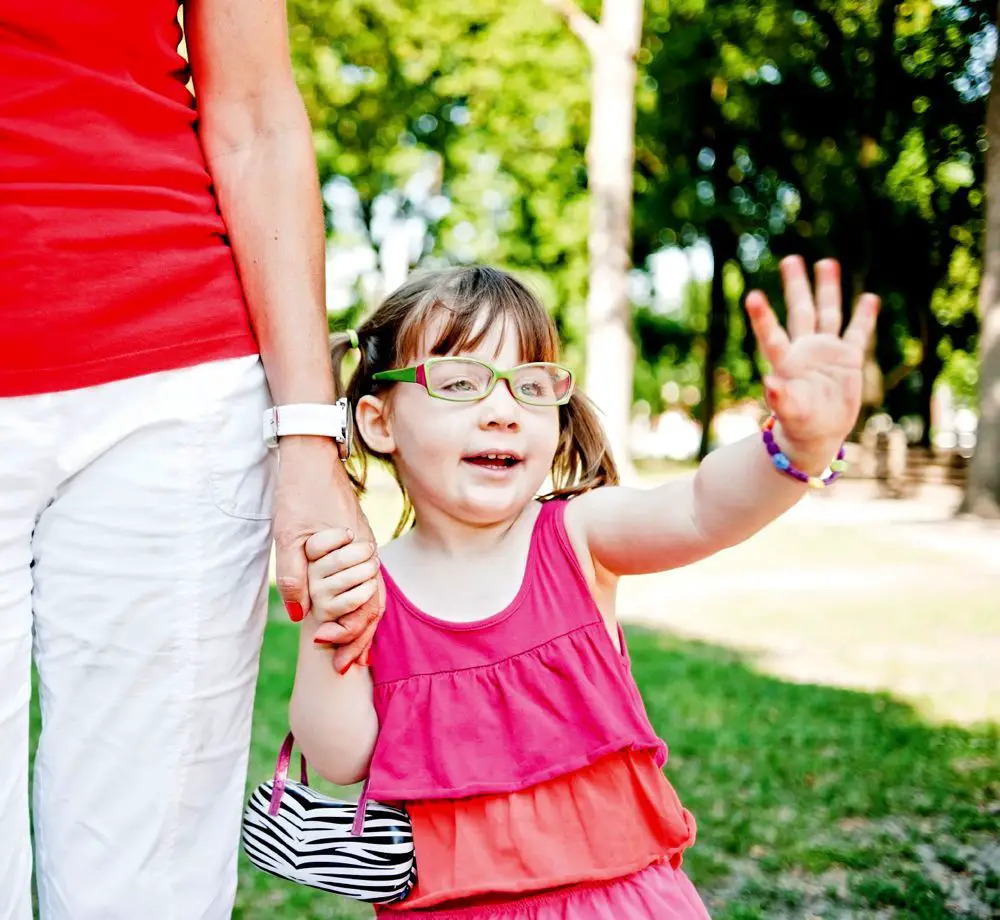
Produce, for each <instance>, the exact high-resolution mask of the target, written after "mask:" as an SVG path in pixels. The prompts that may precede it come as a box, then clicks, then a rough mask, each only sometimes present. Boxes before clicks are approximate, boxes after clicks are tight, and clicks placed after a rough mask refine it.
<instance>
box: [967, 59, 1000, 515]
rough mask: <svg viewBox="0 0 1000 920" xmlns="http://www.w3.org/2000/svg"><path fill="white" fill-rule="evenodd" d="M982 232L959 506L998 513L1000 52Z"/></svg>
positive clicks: (989, 116)
mask: <svg viewBox="0 0 1000 920" xmlns="http://www.w3.org/2000/svg"><path fill="white" fill-rule="evenodd" d="M986 139H987V143H988V144H989V146H988V147H987V150H986V235H985V239H984V241H983V277H982V283H981V284H980V286H979V316H980V327H979V432H978V435H977V439H976V453H975V455H974V456H973V458H972V465H971V466H970V467H969V479H968V482H967V483H966V488H965V501H964V502H963V504H962V510H963V511H968V512H971V513H973V514H977V515H980V516H981V517H990V518H1000V55H998V56H997V59H996V60H995V61H994V62H993V84H992V86H991V87H990V98H989V102H988V104H987V107H986Z"/></svg>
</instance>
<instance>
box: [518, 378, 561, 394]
mask: <svg viewBox="0 0 1000 920" xmlns="http://www.w3.org/2000/svg"><path fill="white" fill-rule="evenodd" d="M517 388H518V389H519V390H520V391H521V392H522V393H523V394H524V395H525V396H529V397H531V398H532V399H551V398H552V397H553V396H554V395H555V391H554V390H553V387H552V380H551V379H550V377H549V376H548V374H537V373H536V374H531V375H530V376H527V377H523V378H522V379H521V380H520V381H519V382H518V385H517Z"/></svg>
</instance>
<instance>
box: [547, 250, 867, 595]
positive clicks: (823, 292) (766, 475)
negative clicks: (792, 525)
mask: <svg viewBox="0 0 1000 920" xmlns="http://www.w3.org/2000/svg"><path fill="white" fill-rule="evenodd" d="M782 272H783V275H784V281H785V294H786V300H787V302H788V307H789V320H788V326H789V332H790V333H791V339H789V336H788V335H787V334H786V333H785V331H784V330H783V329H782V328H781V326H780V325H779V324H778V322H777V319H776V318H775V316H774V314H773V312H772V311H771V308H770V306H769V305H768V303H767V301H766V300H765V299H764V297H763V295H762V294H760V293H759V292H754V293H752V294H751V295H749V296H748V297H747V311H748V313H749V315H750V320H751V323H752V324H753V327H754V332H755V333H756V336H757V341H758V343H759V344H760V347H761V350H762V352H763V354H764V356H765V358H767V360H768V361H769V362H770V363H771V366H772V369H773V373H772V375H770V376H769V377H768V378H766V379H765V386H766V389H767V391H768V402H769V403H770V405H771V407H772V409H774V411H775V412H776V414H777V415H778V416H779V417H780V418H781V420H782V421H781V422H780V423H779V424H778V425H777V426H776V427H775V430H774V436H775V440H776V441H777V443H778V445H779V446H780V447H781V448H782V450H783V451H784V453H785V454H786V455H787V456H788V457H789V458H790V459H791V461H792V463H793V464H794V465H795V466H797V467H798V468H799V469H801V470H804V471H805V472H807V473H809V474H810V475H818V474H819V473H821V472H822V471H823V469H824V468H825V467H826V465H827V464H828V463H829V462H830V461H831V460H832V459H833V458H834V455H835V454H836V452H837V449H838V448H839V446H840V444H841V443H842V442H843V439H844V438H846V437H847V435H848V433H849V432H850V430H851V428H852V427H853V425H854V422H855V420H856V419H857V414H858V410H859V408H860V404H861V367H862V361H863V357H864V350H865V347H866V345H867V342H868V339H869V337H870V336H871V334H872V331H873V329H874V326H875V318H876V315H877V312H878V298H876V297H875V296H874V295H871V294H866V295H863V296H862V297H861V298H860V299H859V301H858V304H857V307H856V309H855V311H854V316H853V317H852V319H851V323H850V325H849V326H848V328H847V330H846V331H845V332H844V334H843V336H841V335H840V326H841V311H840V272H839V266H838V265H837V263H836V262H833V261H831V260H826V261H823V262H820V263H818V264H817V266H816V276H817V287H816V303H815V304H814V303H813V297H812V291H811V290H810V286H809V280H808V276H807V275H806V271H805V265H804V264H803V263H802V260H801V259H798V258H794V257H793V258H789V259H786V260H784V261H783V262H782ZM807 488H808V487H807V486H805V485H804V484H802V483H800V482H797V481H796V480H794V479H792V478H791V477H790V476H786V475H784V474H781V473H779V472H778V471H777V470H775V468H774V466H773V465H772V463H771V460H770V457H769V455H768V453H767V450H766V449H765V447H764V445H763V444H762V443H761V439H760V437H759V436H755V437H751V438H747V439H745V440H743V441H740V442H738V443H736V444H733V445H730V446H729V447H725V448H722V449H720V450H716V451H713V452H712V453H711V454H710V455H709V456H708V457H707V458H706V459H705V460H704V461H703V462H702V464H701V466H700V467H699V468H698V472H697V473H696V474H695V475H694V476H693V477H691V478H689V479H687V480H685V481H681V482H673V483H668V484H666V485H664V486H661V487H659V488H656V489H649V490H636V489H625V488H606V489H596V490H594V491H593V492H588V493H585V494H583V495H581V496H580V497H579V498H577V499H575V500H574V501H572V502H570V504H569V506H568V508H567V509H566V525H567V528H568V529H569V531H570V536H571V537H572V538H573V541H574V545H576V546H578V547H579V546H582V547H586V549H587V550H588V551H589V553H590V556H591V557H592V559H593V561H594V564H595V565H594V567H595V572H596V574H597V575H598V576H601V575H607V576H611V577H613V576H617V575H634V574H641V573H644V572H658V571H663V570H665V569H670V568H675V567H677V566H681V565H686V564H688V563H691V562H695V561H697V560H698V559H702V558H704V557H706V556H709V555H711V554H713V553H716V552H718V551H719V550H721V549H725V548H726V547H729V546H733V545H735V544H736V543H740V542H742V541H743V540H745V539H747V537H749V536H751V535H753V534H754V533H756V532H757V531H759V530H760V529H761V528H763V527H764V526H765V525H767V524H768V523H770V522H771V521H773V520H774V519H775V518H776V517H778V516H779V515H781V514H782V513H784V512H785V511H787V510H788V509H789V508H790V507H791V506H792V505H794V504H795V503H796V502H797V501H799V499H801V498H802V496H803V495H805V493H806V491H807Z"/></svg>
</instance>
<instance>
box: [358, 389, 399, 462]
mask: <svg viewBox="0 0 1000 920" xmlns="http://www.w3.org/2000/svg"><path fill="white" fill-rule="evenodd" d="M354 419H355V421H356V422H357V425H358V432H359V434H360V435H361V438H362V440H363V441H364V442H365V444H367V445H368V447H369V448H371V449H372V450H373V451H374V452H375V453H377V454H391V453H393V452H394V451H395V449H396V441H395V439H394V438H393V436H392V423H391V421H390V418H389V407H388V405H387V404H386V402H385V400H383V399H379V398H378V397H377V396H362V397H361V399H359V400H358V404H357V405H356V406H355V407H354Z"/></svg>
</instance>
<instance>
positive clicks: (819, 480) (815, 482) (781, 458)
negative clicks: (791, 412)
mask: <svg viewBox="0 0 1000 920" xmlns="http://www.w3.org/2000/svg"><path fill="white" fill-rule="evenodd" d="M777 421H778V417H777V416H776V415H771V417H770V418H769V419H768V420H767V421H766V422H764V427H763V429H762V430H761V438H762V439H763V441H764V446H765V447H766V448H767V452H768V454H769V455H770V457H771V462H772V463H773V464H774V468H775V469H776V470H778V472H780V473H784V474H785V475H786V476H791V477H792V479H797V480H798V481H799V482H804V483H805V484H806V485H807V486H809V487H810V488H812V489H823V488H826V486H829V485H832V484H833V483H835V482H836V481H837V480H838V479H839V478H840V474H841V473H843V472H844V470H846V469H847V461H846V460H845V459H844V445H843V444H841V445H840V450H839V451H837V459H836V460H833V461H832V462H831V463H830V467H829V472H827V473H826V475H824V476H810V475H809V474H808V473H804V472H803V471H802V470H800V469H798V468H797V467H794V466H792V461H791V460H789V459H788V457H787V456H785V454H784V453H782V451H781V448H780V447H778V444H777V442H776V441H775V440H774V425H775V422H777Z"/></svg>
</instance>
